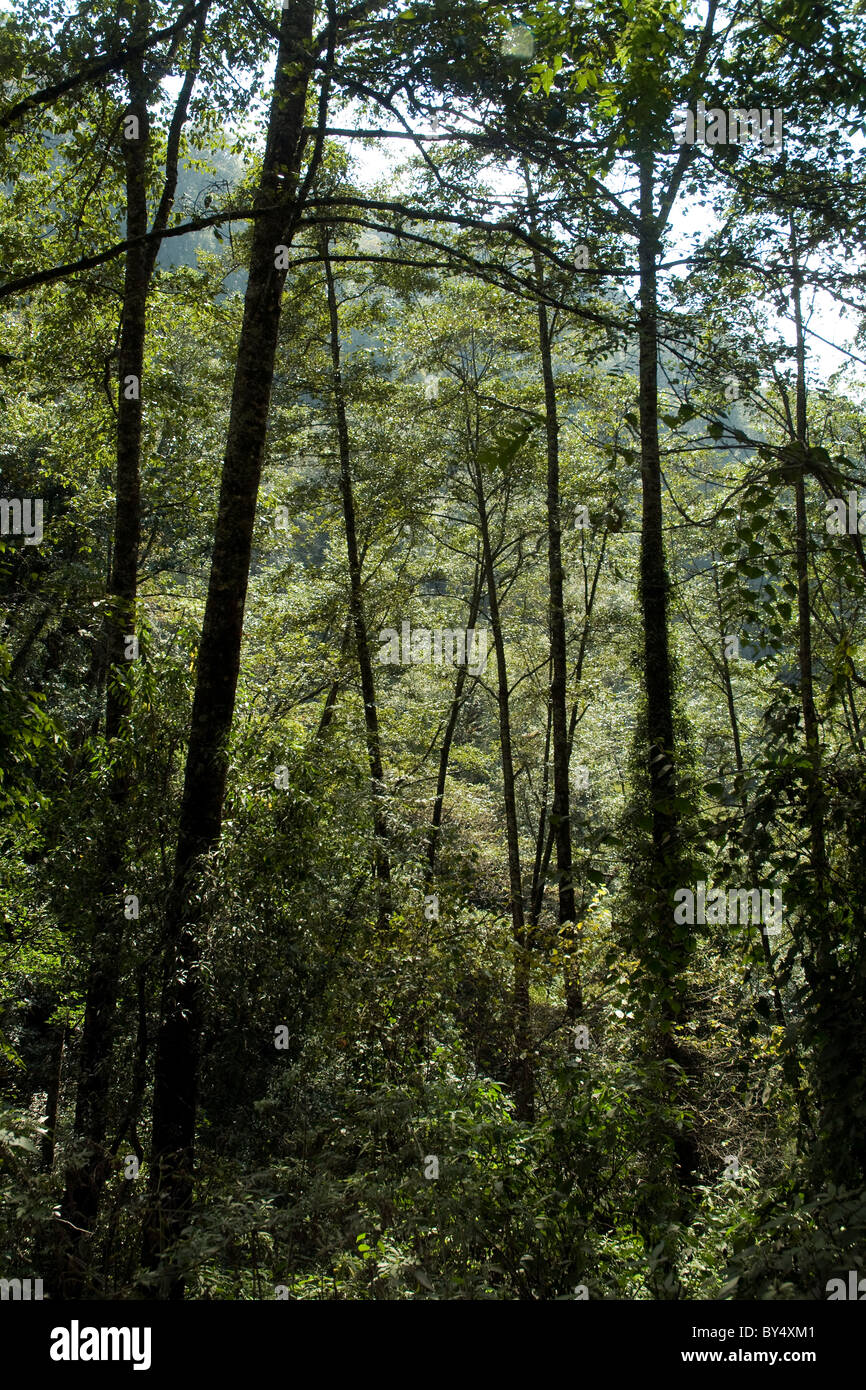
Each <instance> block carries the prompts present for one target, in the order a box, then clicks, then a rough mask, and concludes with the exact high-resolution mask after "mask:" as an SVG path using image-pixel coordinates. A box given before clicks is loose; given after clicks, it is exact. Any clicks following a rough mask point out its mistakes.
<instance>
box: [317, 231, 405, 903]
mask: <svg viewBox="0 0 866 1390" xmlns="http://www.w3.org/2000/svg"><path fill="white" fill-rule="evenodd" d="M323 262H324V267H325V282H326V285H327V290H328V320H329V323H330V329H331V365H332V388H333V392H334V412H335V415H336V419H337V447H338V451H339V457H340V496H341V498H342V501H343V520H344V524H345V530H346V552H347V554H348V558H349V604H350V608H351V614H352V626H353V629H354V633H355V652H356V655H357V657H358V669H359V671H360V675H361V694H362V697H363V700H364V728H365V731H366V736H367V759H368V762H369V765H370V792H371V796H372V801H373V833H374V835H375V840H376V852H375V873H376V881H377V883H378V891H379V926H380V927H382V928H384V927H386V926H387V924H388V919H389V917H390V915H391V902H390V897H391V861H390V858H389V856H388V826H387V822H386V819H385V796H386V790H385V774H384V770H383V767H382V742H381V738H380V735H379V711H378V707H377V705H376V683H375V680H374V678H373V662H372V659H371V657H370V639H369V635H368V633H367V620H366V617H365V615H364V593H363V582H362V576H361V558H360V553H359V550H358V530H357V524H356V518H355V494H354V489H353V486H352V467H351V459H350V456H349V426H348V421H347V419H346V397H345V392H344V390H343V373H342V369H341V350H340V320H339V314H338V311H337V293H336V289H335V286H334V273H333V269H332V266H331V260H330V256H329V254H328V244H327V240H326V241H325V244H324V248H323Z"/></svg>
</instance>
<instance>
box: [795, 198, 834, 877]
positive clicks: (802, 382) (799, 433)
mask: <svg viewBox="0 0 866 1390" xmlns="http://www.w3.org/2000/svg"><path fill="white" fill-rule="evenodd" d="M790 244H791V264H792V272H793V273H792V281H793V288H792V298H793V305H794V326H795V330H796V348H795V351H796V363H797V386H796V417H795V428H796V442H797V444H798V445H799V446H800V449H801V451H802V452H801V457H800V459H799V461H798V463H797V466H796V469H795V475H794V502H795V527H796V543H795V554H796V567H797V638H798V647H799V660H800V701H801V704H802V708H803V731H804V733H805V736H806V749H807V752H808V755H809V763H810V775H809V788H808V820H809V835H810V841H811V850H812V868H813V871H814V874H815V879H816V884H815V887H816V895H817V896H820V895H821V894H822V893H823V891H824V887H825V884H826V880H827V848H826V840H825V834H824V813H823V808H822V790H821V729H820V725H819V723H818V712H817V710H816V708H815V689H814V683H813V678H812V608H811V604H810V600H809V523H808V517H807V515H806V474H805V457H804V453H805V450H806V448H807V446H808V442H809V434H808V419H807V410H806V403H807V397H806V337H805V332H804V329H803V310H802V304H801V291H802V285H803V279H802V274H801V271H800V260H799V250H798V245H797V231H796V227H795V224H794V219H793V217H792V218H791V219H790Z"/></svg>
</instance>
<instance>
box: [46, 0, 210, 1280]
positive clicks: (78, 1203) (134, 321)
mask: <svg viewBox="0 0 866 1390" xmlns="http://www.w3.org/2000/svg"><path fill="white" fill-rule="evenodd" d="M208 9H209V5H208V4H204V5H202V7H201V9H200V11H199V13H198V16H197V19H196V23H195V26H194V29H193V32H192V35H191V40H190V52H189V58H188V62H187V69H186V74H185V77H184V80H183V83H182V84H181V89H180V92H179V94H178V98H177V101H176V103H175V108H174V112H173V114H172V119H171V122H170V126H169V134H168V143H167V150H166V165H165V178H164V181H163V189H162V195H161V198H160V203H159V206H158V208H157V212H156V215H155V217H154V223H153V228H152V230H153V231H164V230H165V228H166V227H167V226H168V219H169V215H170V213H171V209H172V206H173V204H174V195H175V191H176V188H177V177H178V157H179V151H180V140H181V134H182V131H183V127H184V124H185V123H186V117H187V112H188V109H189V100H190V96H191V94H192V89H193V86H194V84H195V81H196V77H197V74H198V64H199V59H200V55H201V45H202V40H203V37H204V31H205V26H206V23H207V15H208ZM149 19H150V11H149V5H148V4H147V3H146V0H143V3H140V4H139V5H138V8H137V10H136V14H135V21H134V25H135V33H134V37H143V36H144V35H145V34H146V33H147V29H148V25H149ZM128 77H129V93H130V102H129V106H128V108H127V111H126V116H127V117H131V118H133V119H134V121H135V122H136V123H137V126H136V128H135V129H134V130H133V129H131V128H130V127H128V126H127V122H126V121H124V132H123V137H122V138H123V157H124V162H125V166H126V208H127V235H128V236H130V237H136V236H141V235H144V233H146V232H147V230H148V208H147V185H148V154H149V113H148V100H149V97H150V95H151V92H150V85H149V81H148V79H147V78H146V76H145V72H144V68H143V64H142V59H141V55H140V54H139V55H138V56H137V58H136V59H135V60H134V61H132V62H131V63H130V65H129V68H128ZM127 135H129V136H130V138H127ZM159 247H160V239H159V238H155V239H154V240H153V241H151V242H149V243H147V244H146V245H142V246H138V247H131V248H130V249H129V251H128V252H127V254H126V265H125V277H124V288H123V307H122V313H121V334H120V352H119V390H118V403H117V478H116V505H115V523H114V540H113V544H112V547H111V556H112V560H111V569H110V574H109V584H108V592H109V597H108V605H107V612H106V619H105V634H104V641H105V664H104V667H103V669H104V671H105V677H106V704H105V737H106V742H107V743H108V745H109V747H111V744H112V743H113V742H115V741H117V740H119V739H120V738H121V735H122V733H123V728H124V722H125V720H126V719H127V718H128V715H129V712H130V696H129V686H128V684H127V680H126V672H128V670H129V664H128V660H127V653H126V647H127V642H128V641H129V640H130V639H134V638H135V634H136V602H137V594H138V566H139V552H140V547H141V498H140V465H141V438H142V407H143V400H144V351H145V336H146V327H147V324H146V318H147V298H148V293H149V290H150V283H151V280H152V277H153V272H154V268H155V265H156V258H157V256H158V254H159ZM130 794H131V786H130V780H129V776H128V774H127V772H126V771H125V769H124V767H123V759H122V755H121V757H120V766H119V770H118V771H117V772H116V773H115V774H114V776H113V777H112V781H111V786H110V789H109V800H110V807H109V810H108V815H107V818H106V824H105V827H104V829H103V833H102V837H101V842H100V846H99V854H100V874H101V878H102V887H101V890H100V897H99V903H98V905H97V909H96V923H95V929H94V935H93V940H92V942H91V951H90V960H89V965H88V978H87V988H86V995H85V1015H84V1026H83V1031H82V1040H81V1047H80V1053H79V1081H78V1091H77V1096H76V1110H75V1128H74V1132H75V1138H76V1140H77V1141H78V1143H79V1144H81V1145H82V1146H83V1149H84V1154H83V1158H82V1160H81V1161H80V1162H79V1163H77V1164H76V1165H75V1166H73V1167H72V1168H71V1169H70V1171H69V1173H68V1175H67V1183H66V1191H65V1194H64V1199H63V1203H62V1207H61V1210H62V1213H63V1216H64V1218H65V1220H66V1222H68V1223H69V1224H68V1225H66V1226H64V1228H63V1229H64V1231H65V1232H66V1234H67V1250H66V1252H65V1261H64V1263H65V1266H66V1268H65V1270H63V1271H62V1272H61V1282H62V1284H63V1287H64V1290H65V1293H66V1296H68V1297H74V1296H75V1294H76V1293H77V1292H79V1291H80V1288H81V1286H82V1280H83V1276H84V1266H83V1261H82V1258H81V1256H82V1243H83V1240H84V1238H85V1237H84V1232H85V1231H87V1230H91V1229H92V1228H93V1226H94V1224H95V1221H96V1217H97V1214H98V1210H99V1203H100V1199H101V1195H102V1191H103V1188H104V1185H105V1180H106V1177H107V1172H108V1164H109V1160H110V1155H109V1154H108V1153H107V1152H106V1150H105V1135H106V1126H107V1117H108V1104H109V1096H110V1087H111V1075H112V1043H113V1038H114V1025H115V1015H116V1009H117V996H118V991H119V986H120V968H121V959H122V944H123V924H124V918H123V917H122V911H121V909H122V897H123V889H124V883H123V873H124V864H125V858H126V843H127V837H128V833H129V825H128V818H129V800H130Z"/></svg>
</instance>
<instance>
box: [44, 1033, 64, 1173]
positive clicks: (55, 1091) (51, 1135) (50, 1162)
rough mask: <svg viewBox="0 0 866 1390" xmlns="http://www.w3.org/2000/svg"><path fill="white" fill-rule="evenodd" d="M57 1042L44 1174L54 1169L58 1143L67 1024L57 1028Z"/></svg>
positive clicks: (47, 1114) (48, 1104)
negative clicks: (58, 1118) (55, 1150)
mask: <svg viewBox="0 0 866 1390" xmlns="http://www.w3.org/2000/svg"><path fill="white" fill-rule="evenodd" d="M54 1036H55V1038H56V1041H57V1052H56V1060H55V1061H54V1062H53V1065H52V1067H51V1071H50V1072H49V1075H48V1089H47V1096H46V1104H45V1133H44V1134H43V1136H42V1144H41V1153H40V1158H41V1166H42V1171H43V1173H50V1172H51V1170H52V1169H53V1167H54V1148H55V1145H56V1143H57V1115H58V1111H59V1109H60V1092H61V1089H62V1086H63V1059H64V1057H65V1056H66V1023H65V1022H64V1023H63V1024H62V1026H60V1027H58V1028H55V1030H54Z"/></svg>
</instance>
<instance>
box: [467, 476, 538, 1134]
mask: <svg viewBox="0 0 866 1390" xmlns="http://www.w3.org/2000/svg"><path fill="white" fill-rule="evenodd" d="M473 471H474V479H473V481H474V484H475V494H476V500H477V504H478V525H479V529H480V531H481V550H482V559H483V564H484V575H485V579H486V583H487V602H488V605H489V609H490V630H491V632H492V634H493V647H494V651H495V653H496V681H497V691H496V701H497V707H498V711H499V746H500V752H501V755H502V792H503V799H504V802H505V834H506V840H507V845H508V884H509V894H510V906H511V922H512V931H513V934H514V998H513V1004H514V1049H515V1060H514V1067H513V1080H512V1085H513V1089H514V1101H515V1110H516V1113H517V1117H518V1119H521V1120H531V1119H533V1118H534V1114H535V1076H534V1069H533V1066H532V1058H531V1055H530V1026H529V1025H530V1014H529V978H530V961H531V958H530V952H529V941H528V935H527V930H526V919H525V913H524V904H523V880H522V873H521V868H520V831H519V826H518V820H517V798H516V795H515V790H514V755H513V752H512V745H511V711H510V704H509V692H508V665H507V662H506V659H505V639H504V636H503V632H502V620H501V616H500V611H499V590H498V585H497V581H496V565H495V560H494V555H493V548H492V545H491V541H490V518H489V514H488V510H487V498H486V496H485V493H484V478H483V476H482V473H481V464H480V463H479V461H478V459H477V458H476V459H475V461H474V463H473Z"/></svg>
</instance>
